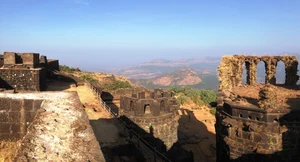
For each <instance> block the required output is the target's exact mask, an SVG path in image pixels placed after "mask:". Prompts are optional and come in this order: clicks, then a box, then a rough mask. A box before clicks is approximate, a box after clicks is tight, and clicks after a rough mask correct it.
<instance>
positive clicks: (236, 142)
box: [215, 55, 300, 162]
mask: <svg viewBox="0 0 300 162" xmlns="http://www.w3.org/2000/svg"><path fill="white" fill-rule="evenodd" d="M280 60H281V61H283V62H284V64H285V71H286V81H285V86H286V87H291V86H295V85H296V82H297V81H298V79H299V76H298V75H297V71H298V69H297V66H298V60H297V59H296V57H294V56H260V57H256V56H243V55H234V56H224V57H223V58H222V62H221V63H220V66H219V80H220V82H221V84H220V90H219V92H218V93H217V95H218V107H217V113H216V119H217V121H216V125H215V126H216V142H217V161H218V162H228V161H240V162H248V161H249V162H258V161H268V162H271V161H300V155H299V152H300V118H299V116H300V109H299V108H298V107H297V106H294V107H292V106H291V107H290V108H288V109H287V108H284V107H282V106H281V105H280V103H279V102H278V101H276V98H277V96H276V95H277V94H280V92H275V91H274V89H275V86H274V85H272V84H275V83H276V78H275V77H274V75H275V73H276V65H277V62H278V61H280ZM259 61H264V62H265V65H266V77H265V78H266V84H265V86H264V88H261V89H260V90H259V92H258V93H259V99H258V100H256V101H255V103H257V105H253V104H252V105H251V104H244V103H243V102H241V101H243V100H246V99H243V98H241V97H239V96H238V95H237V94H234V93H233V92H232V90H233V89H234V88H239V87H240V86H243V85H242V69H243V66H242V65H243V64H245V66H246V69H247V84H248V85H249V86H255V85H256V72H257V63H258V62H259ZM249 93H251V92H249ZM299 98H300V97H299ZM299 98H296V99H293V100H296V101H300V100H299ZM290 100H292V99H290ZM249 101H250V100H249ZM298 103H299V102H298Z"/></svg>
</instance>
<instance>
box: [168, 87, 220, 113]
mask: <svg viewBox="0 0 300 162" xmlns="http://www.w3.org/2000/svg"><path fill="white" fill-rule="evenodd" d="M169 92H175V94H176V96H177V97H176V98H177V102H178V103H180V104H181V105H183V104H187V103H188V102H189V101H193V102H194V103H195V104H196V105H198V106H208V107H211V104H212V103H214V102H216V100H217V95H216V93H215V92H214V91H211V90H200V89H193V88H178V87H174V88H170V89H169ZM210 112H211V113H212V114H215V113H216V109H215V108H212V107H211V111H210Z"/></svg>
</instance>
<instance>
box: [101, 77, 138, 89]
mask: <svg viewBox="0 0 300 162" xmlns="http://www.w3.org/2000/svg"><path fill="white" fill-rule="evenodd" d="M102 87H103V88H104V89H107V90H116V89H120V88H132V86H131V84H130V83H129V82H128V81H120V80H115V79H114V80H113V82H111V83H104V84H102Z"/></svg>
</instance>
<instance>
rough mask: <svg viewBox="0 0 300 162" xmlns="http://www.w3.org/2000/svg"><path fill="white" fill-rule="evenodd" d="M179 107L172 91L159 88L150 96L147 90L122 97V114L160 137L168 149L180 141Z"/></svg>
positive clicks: (156, 136) (154, 135) (144, 129)
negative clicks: (177, 110) (177, 111)
mask: <svg viewBox="0 0 300 162" xmlns="http://www.w3.org/2000/svg"><path fill="white" fill-rule="evenodd" d="M147 108H149V110H147ZM177 108H179V105H178V103H177V102H176V99H175V98H173V97H172V95H171V94H170V93H167V92H163V91H161V90H158V89H156V90H155V91H154V92H152V93H151V94H150V95H149V96H148V95H146V94H145V92H139V93H133V94H132V96H131V97H127V96H123V97H121V101H120V109H121V115H124V116H126V117H127V118H128V119H129V120H131V121H132V122H133V123H135V124H136V125H137V126H138V127H139V128H141V129H143V131H145V132H147V133H148V134H152V135H153V137H155V138H158V139H160V140H161V141H162V142H163V143H164V145H165V147H166V149H167V150H169V149H170V148H171V147H172V146H173V144H175V143H176V142H177V141H178V137H177V132H178V125H179V124H178V119H179V118H177V115H176V113H175V110H176V109H177ZM147 111H150V112H147Z"/></svg>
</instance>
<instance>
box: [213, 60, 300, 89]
mask: <svg viewBox="0 0 300 162" xmlns="http://www.w3.org/2000/svg"><path fill="white" fill-rule="evenodd" d="M260 61H263V62H264V63H265V68H266V77H265V83H270V84H276V78H275V74H276V66H277V63H278V62H279V61H282V62H283V63H284V64H285V73H286V80H285V85H296V83H297V81H298V80H299V76H297V67H298V60H297V58H296V57H295V56H243V55H234V56H225V57H223V58H222V62H221V64H220V66H219V79H220V81H221V85H220V89H221V90H222V89H229V90H230V89H231V88H233V87H237V86H239V85H241V84H242V74H243V65H245V66H246V69H247V84H249V85H255V84H256V73H257V64H258V63H259V62H260Z"/></svg>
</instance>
